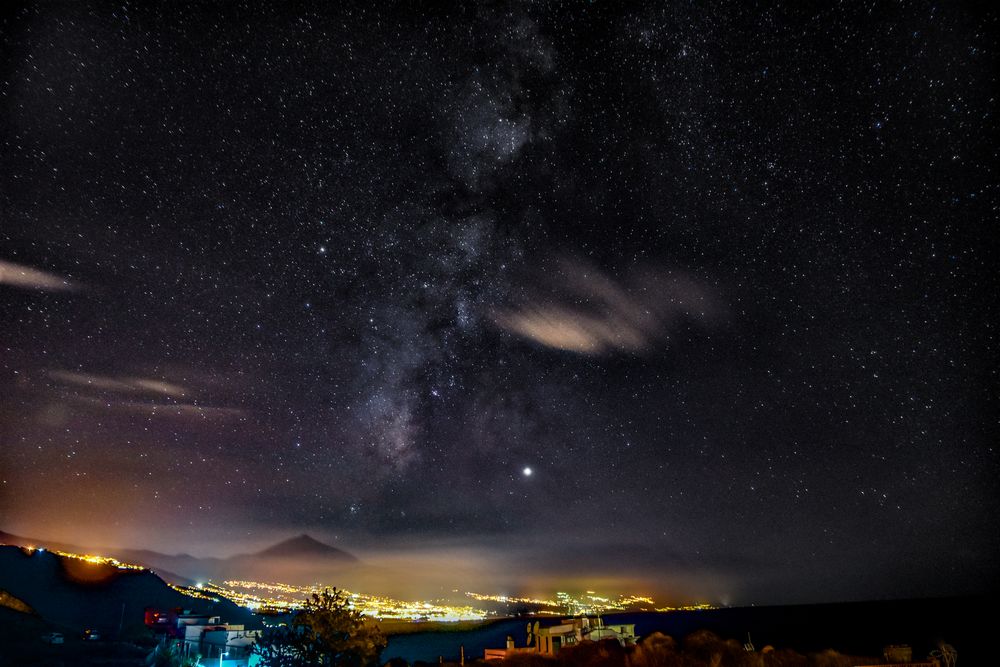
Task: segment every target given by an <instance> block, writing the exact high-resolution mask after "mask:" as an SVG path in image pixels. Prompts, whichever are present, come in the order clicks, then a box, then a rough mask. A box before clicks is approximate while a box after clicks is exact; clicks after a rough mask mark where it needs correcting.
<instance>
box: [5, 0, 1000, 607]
mask: <svg viewBox="0 0 1000 667" xmlns="http://www.w3.org/2000/svg"><path fill="white" fill-rule="evenodd" d="M149 4H150V3H129V2H126V3H121V4H115V5H110V4H107V3H91V2H78V3H65V4H58V3H57V4H35V3H22V4H20V5H19V6H18V7H16V8H8V9H5V10H4V14H3V19H2V23H0V28H2V30H0V34H2V41H3V48H4V54H5V57H4V58H3V61H4V63H5V65H4V67H3V99H2V105H3V120H4V122H3V124H2V126H0V136H2V139H3V150H4V158H3V164H4V167H3V169H2V170H0V201H2V203H3V211H2V216H0V313H2V315H0V340H2V345H0V529H3V530H7V531H10V532H13V533H19V534H25V535H31V536H38V537H48V538H53V539H61V540H65V541H74V542H76V543H81V544H84V545H88V546H104V545H110V546H114V545H128V546H134V547H149V548H155V549H159V550H161V551H166V552H170V553H176V552H182V551H186V552H191V553H195V554H200V555H209V554H215V555H226V554H232V553H236V552H239V551H245V550H247V549H249V548H254V547H261V546H264V545H266V544H268V543H270V542H273V541H276V540H277V539H280V538H283V537H287V536H289V535H292V534H297V533H301V532H304V531H307V532H309V533H311V534H314V535H316V536H317V537H319V538H321V539H324V540H327V541H329V542H331V543H334V544H336V545H338V546H340V547H342V548H344V549H346V550H348V551H351V552H354V553H357V554H358V555H359V556H360V557H362V558H363V559H368V560H371V561H372V562H391V563H393V564H399V568H400V572H404V573H405V574H402V575H400V577H401V580H400V581H395V582H394V583H393V584H392V585H399V586H400V587H402V586H413V587H415V588H419V587H420V586H428V587H434V586H451V585H452V584H451V583H450V580H449V577H452V578H461V579H462V581H456V582H455V583H454V584H453V585H454V587H458V586H460V585H461V586H463V587H464V589H463V590H488V591H499V590H504V591H506V592H510V593H515V592H518V590H523V591H528V590H530V589H543V588H548V589H555V588H557V587H565V586H572V585H579V586H581V587H582V586H597V585H601V584H602V583H605V584H607V585H609V586H611V585H613V586H615V587H617V588H618V589H620V590H626V589H627V590H632V591H634V592H642V593H655V594H657V595H660V596H661V599H665V600H666V601H668V602H669V601H686V600H693V599H698V600H705V601H711V602H725V603H747V602H757V603H763V602H789V601H825V600H843V599H857V598H869V597H908V596H920V595H930V594H957V593H965V592H970V591H973V590H977V589H979V588H981V587H982V586H983V585H984V582H995V581H996V562H997V561H996V554H997V553H998V547H1000V537H998V532H997V530H996V527H995V517H996V516H997V513H998V509H1000V507H998V505H1000V503H998V494H997V493H996V490H997V487H996V479H997V473H998V472H1000V465H998V456H997V450H996V436H997V428H996V427H997V415H998V414H1000V409H998V408H1000V406H998V405H997V403H998V402H997V392H996V387H997V383H996V380H997V377H996V372H997V371H996V369H997V363H996V362H997V354H996V350H997V340H996V325H995V323H996V321H997V311H996V293H997V287H998V285H997V283H998V281H997V271H996V243H995V241H996V231H995V222H996V211H997V199H996V195H997V183H998V182H1000V178H998V173H997V168H996V160H995V146H996V145H997V141H996V140H997V131H996V128H997V122H996V99H995V91H996V90H997V73H998V71H1000V68H998V66H997V65H998V62H997V53H998V51H997V42H996V38H995V35H996V34H1000V30H997V28H998V26H997V14H996V13H995V12H991V13H986V12H984V13H975V12H974V10H972V9H971V8H970V7H968V6H965V5H961V4H955V3H941V4H932V3H922V2H903V3H897V4H891V5H889V4H878V5H874V6H868V5H865V6H862V5H860V4H857V5H854V6H852V5H847V6H838V7H831V8H824V9H822V10H816V9H809V8H804V7H798V6H795V5H792V6H790V7H783V6H780V5H772V6H766V7H758V8H751V7H742V6H737V5H734V4H731V3H725V4H722V3H720V4H715V3H708V4H696V5H692V4H681V3H641V4H637V5H631V4H622V3H617V2H594V3H588V4H585V3H563V4H560V3H512V4H505V3H497V4H482V5H478V4H473V3H465V4H461V5H460V6H454V7H450V8H445V5H448V4H450V3H428V4H422V3H416V4H413V3H407V4H405V5H398V6H396V5H393V6H391V7H385V8H382V9H373V8H371V7H367V6H365V5H363V4H362V5H355V4H354V3H344V4H337V3H335V4H326V3H324V4H311V3H305V4H302V5H300V4H296V5H295V7H294V8H292V7H287V8H286V7H283V6H281V5H280V3H279V4H277V5H271V6H268V7H264V8H262V7H259V6H256V5H254V4H229V3H227V4H224V5H223V6H213V5H211V4H196V5H192V6H185V7H183V8H181V7H177V6H173V5H164V6H160V7H151V6H148V5H149ZM394 566H395V565H394ZM407 568H411V569H409V570H408V569H407ZM334 583H336V582H334ZM387 585H389V584H387Z"/></svg>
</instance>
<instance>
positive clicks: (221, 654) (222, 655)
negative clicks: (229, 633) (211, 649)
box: [219, 651, 229, 667]
mask: <svg viewBox="0 0 1000 667" xmlns="http://www.w3.org/2000/svg"><path fill="white" fill-rule="evenodd" d="M227 655H229V651H225V652H222V653H219V667H222V659H223V658H224V657H225V656H227Z"/></svg>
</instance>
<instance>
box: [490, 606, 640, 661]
mask: <svg viewBox="0 0 1000 667" xmlns="http://www.w3.org/2000/svg"><path fill="white" fill-rule="evenodd" d="M602 639H615V640H617V641H618V643H620V644H621V645H622V646H631V645H633V644H635V625H633V624H616V625H605V624H604V622H603V621H602V620H601V618H600V617H599V616H598V617H596V618H588V617H587V616H581V617H578V618H567V619H563V620H561V621H560V622H559V624H558V625H551V626H548V627H545V628H542V627H539V623H538V622H537V621H536V622H535V624H534V625H532V624H530V623H529V624H528V641H527V645H526V646H524V647H516V646H514V639H513V638H512V637H507V647H506V648H503V649H490V648H488V649H486V652H485V654H484V656H483V657H484V658H485V659H486V660H503V659H504V658H507V657H509V656H511V655H514V654H516V653H540V654H542V655H549V656H552V655H555V654H556V653H558V652H559V650H560V649H562V648H565V647H567V646H575V645H577V644H580V643H581V642H585V641H593V642H597V641H601V640H602Z"/></svg>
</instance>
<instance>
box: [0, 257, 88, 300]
mask: <svg viewBox="0 0 1000 667" xmlns="http://www.w3.org/2000/svg"><path fill="white" fill-rule="evenodd" d="M0 285H13V286H14V287H20V288H22V289H30V290H38V291H42V292H75V291H77V290H80V289H82V288H83V286H82V285H81V284H80V283H78V282H76V281H74V280H70V279H69V278H66V277H65V276H60V275H56V274H55V273H50V272H48V271H42V270H41V269H35V268H32V267H30V266H25V265H23V264H15V263H14V262H7V261H4V260H0Z"/></svg>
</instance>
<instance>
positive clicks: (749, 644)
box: [743, 632, 757, 653]
mask: <svg viewBox="0 0 1000 667" xmlns="http://www.w3.org/2000/svg"><path fill="white" fill-rule="evenodd" d="M743 650H744V651H746V652H747V653H753V652H754V651H756V650H757V649H755V648H754V647H753V640H752V639H750V633H749V632H748V633H747V643H746V644H744V645H743Z"/></svg>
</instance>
